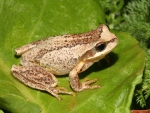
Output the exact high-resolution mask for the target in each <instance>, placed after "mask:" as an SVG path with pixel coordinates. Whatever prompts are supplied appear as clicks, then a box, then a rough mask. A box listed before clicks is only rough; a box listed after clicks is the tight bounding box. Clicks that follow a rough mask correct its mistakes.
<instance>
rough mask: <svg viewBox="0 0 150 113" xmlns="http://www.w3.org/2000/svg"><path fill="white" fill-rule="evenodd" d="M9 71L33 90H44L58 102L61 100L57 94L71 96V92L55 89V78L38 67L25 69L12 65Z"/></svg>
mask: <svg viewBox="0 0 150 113" xmlns="http://www.w3.org/2000/svg"><path fill="white" fill-rule="evenodd" d="M11 71H12V73H13V75H14V76H15V77H16V78H18V79H19V80H20V81H21V82H23V83H24V84H26V85H28V86H29V87H32V88H35V89H39V90H45V91H47V92H49V93H50V94H52V95H53V96H55V97H56V98H57V99H58V100H60V99H61V98H60V97H59V96H58V94H59V93H63V94H70V95H73V93H72V92H68V91H65V90H63V89H60V88H59V87H56V86H57V83H58V82H57V79H56V78H55V76H54V75H53V74H51V73H49V72H48V71H46V70H45V69H43V68H41V67H40V66H30V67H25V66H16V65H13V66H12V68H11Z"/></svg>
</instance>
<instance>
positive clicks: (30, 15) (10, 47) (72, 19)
mask: <svg viewBox="0 0 150 113" xmlns="http://www.w3.org/2000/svg"><path fill="white" fill-rule="evenodd" d="M0 15H1V16H0V108H1V109H5V110H7V111H10V112H12V113H30V112H32V113H40V112H42V113H56V112H63V113H68V112H69V113H71V112H72V113H78V112H80V113H87V112H94V113H114V112H116V113H120V112H121V113H127V112H129V110H130V104H131V100H132V95H133V91H134V88H135V85H136V84H137V83H139V82H140V81H141V76H142V71H143V66H144V60H145V53H144V51H143V50H142V49H141V48H140V47H139V45H138V42H137V41H136V40H135V39H134V38H133V37H131V36H130V35H129V34H127V33H122V32H117V31H115V34H116V35H117V37H118V38H119V44H118V46H117V47H116V49H114V51H113V52H112V53H110V54H109V55H108V60H109V62H110V63H107V62H106V61H105V60H102V61H101V63H100V64H94V65H93V66H91V67H90V68H89V69H88V70H87V71H85V72H83V73H81V74H80V75H79V76H80V77H81V80H82V79H84V77H88V78H90V79H94V78H98V79H99V81H98V82H97V83H96V84H100V85H101V88H100V89H95V90H86V91H83V92H80V93H77V94H76V96H69V95H60V97H62V98H63V100H62V101H58V100H57V99H56V98H54V97H53V96H51V95H50V94H48V93H47V92H42V91H39V90H36V89H32V88H29V87H27V86H25V85H24V84H22V83H21V82H19V81H18V80H17V79H16V78H14V77H13V75H12V73H11V72H10V68H11V66H12V65H13V64H18V65H19V61H20V58H18V57H15V52H14V50H15V49H16V48H17V47H19V46H22V45H24V44H27V43H29V42H32V41H35V40H38V39H43V38H45V37H49V36H52V35H62V34H74V33H82V32H86V31H89V30H91V29H95V28H96V27H97V26H98V25H99V23H105V21H104V13H103V10H102V8H101V6H100V4H98V2H96V1H91V0H83V1H82V2H80V1H75V0H72V1H69V0H68V1H63V0H61V1H59V2H56V1H55V0H49V1H48V0H43V1H42V0H41V1H40V0H38V1H33V0H30V1H29V0H28V1H27V0H25V1H22V0H11V1H9V0H1V1H0ZM58 81H59V83H58V85H59V86H63V87H66V88H67V89H68V90H70V91H71V88H70V86H69V78H68V77H67V76H64V77H59V78H58Z"/></svg>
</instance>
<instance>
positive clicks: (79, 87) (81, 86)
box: [69, 61, 100, 92]
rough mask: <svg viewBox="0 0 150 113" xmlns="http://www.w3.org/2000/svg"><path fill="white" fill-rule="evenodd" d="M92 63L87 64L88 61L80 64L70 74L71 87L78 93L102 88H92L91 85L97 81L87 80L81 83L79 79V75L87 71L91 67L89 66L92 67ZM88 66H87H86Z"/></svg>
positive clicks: (97, 86)
mask: <svg viewBox="0 0 150 113" xmlns="http://www.w3.org/2000/svg"><path fill="white" fill-rule="evenodd" d="M91 64H92V63H91V62H86V61H81V62H80V63H78V64H77V65H76V66H75V67H74V68H73V70H72V71H71V72H70V73H69V78H70V85H71V87H72V89H73V90H74V91H76V92H80V91H83V90H85V89H95V88H100V86H99V85H94V86H90V84H92V83H94V82H96V81H97V79H94V80H87V81H84V82H82V83H81V82H80V81H79V77H78V73H80V72H82V71H84V70H86V69H87V68H88V67H89V66H87V65H91ZM85 65H86V66H85Z"/></svg>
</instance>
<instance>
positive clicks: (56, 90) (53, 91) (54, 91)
mask: <svg viewBox="0 0 150 113" xmlns="http://www.w3.org/2000/svg"><path fill="white" fill-rule="evenodd" d="M48 92H49V93H50V94H52V95H53V96H55V97H56V98H57V99H58V100H62V99H61V98H60V97H59V96H58V94H60V93H61V94H67V95H73V96H75V93H74V92H69V91H67V89H66V88H64V87H56V88H50V89H48Z"/></svg>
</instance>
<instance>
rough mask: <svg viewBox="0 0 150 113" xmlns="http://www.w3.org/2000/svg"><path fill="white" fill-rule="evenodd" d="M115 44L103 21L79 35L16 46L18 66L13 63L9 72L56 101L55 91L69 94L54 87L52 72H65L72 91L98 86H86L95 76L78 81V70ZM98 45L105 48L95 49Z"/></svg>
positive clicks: (57, 37) (115, 40)
mask: <svg viewBox="0 0 150 113" xmlns="http://www.w3.org/2000/svg"><path fill="white" fill-rule="evenodd" d="M117 43H118V39H117V37H116V36H115V35H114V34H112V33H110V32H109V30H108V28H107V27H106V26H105V25H103V24H102V25H100V26H99V27H98V28H97V29H96V30H92V31H90V32H87V33H83V34H75V35H62V36H56V37H50V38H47V39H44V40H39V41H36V42H33V43H30V44H27V45H24V46H22V47H20V48H18V49H16V54H17V55H22V60H21V62H20V64H21V66H16V65H13V66H12V68H11V71H12V73H13V75H14V76H15V77H16V78H18V79H19V80H20V81H22V82H23V83H24V84H26V85H28V86H30V87H32V88H36V89H40V90H45V91H48V92H49V93H50V94H52V95H53V96H55V97H56V98H57V99H59V100H60V97H59V96H58V94H59V93H63V94H71V95H73V93H72V92H68V91H65V90H64V89H60V88H58V87H57V79H56V78H55V76H54V75H64V74H68V73H69V79H70V85H71V87H72V89H73V90H74V91H76V92H80V91H83V90H85V89H95V88H99V87H100V86H99V85H95V86H90V84H92V83H94V82H96V81H97V79H94V80H87V81H84V82H83V83H81V82H80V81H79V77H78V73H80V72H83V71H85V70H86V69H88V68H89V67H90V66H91V65H92V64H93V63H94V62H97V61H98V60H100V59H102V58H103V57H104V56H105V55H106V54H108V53H109V52H110V51H112V49H113V48H114V47H115V46H116V45H117ZM101 44H103V45H104V46H105V47H104V48H102V49H103V50H98V49H101V47H99V48H98V46H99V45H101ZM97 48H98V49H97Z"/></svg>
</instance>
